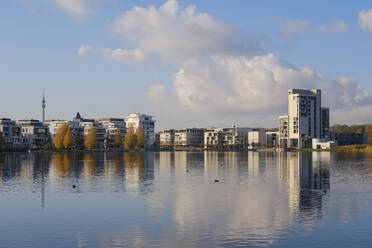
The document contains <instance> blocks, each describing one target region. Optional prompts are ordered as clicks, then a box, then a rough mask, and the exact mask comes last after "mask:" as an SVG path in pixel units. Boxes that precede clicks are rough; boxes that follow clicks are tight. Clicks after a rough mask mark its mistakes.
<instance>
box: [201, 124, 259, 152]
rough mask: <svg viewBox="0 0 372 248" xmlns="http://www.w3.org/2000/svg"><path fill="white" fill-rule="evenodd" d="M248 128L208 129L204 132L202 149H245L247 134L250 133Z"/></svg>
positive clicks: (250, 129)
mask: <svg viewBox="0 0 372 248" xmlns="http://www.w3.org/2000/svg"><path fill="white" fill-rule="evenodd" d="M252 130H253V129H252V128H249V127H236V126H232V127H231V128H208V129H206V130H205V132H204V147H205V148H208V147H214V146H218V145H222V146H230V147H246V146H247V142H248V140H247V139H248V132H249V131H252Z"/></svg>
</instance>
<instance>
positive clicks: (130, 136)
mask: <svg viewBox="0 0 372 248" xmlns="http://www.w3.org/2000/svg"><path fill="white" fill-rule="evenodd" d="M136 143H137V138H136V134H135V133H134V128H133V126H130V127H129V128H128V131H127V134H126V135H125V140H124V148H125V149H128V150H129V149H133V148H134V147H135V145H136Z"/></svg>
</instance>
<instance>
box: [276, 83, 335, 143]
mask: <svg viewBox="0 0 372 248" xmlns="http://www.w3.org/2000/svg"><path fill="white" fill-rule="evenodd" d="M321 100H322V99H321V90H320V89H312V90H304V89H290V90H289V91H288V117H287V118H288V121H287V124H286V125H287V126H286V125H285V123H284V122H285V119H286V118H283V116H281V117H279V124H280V126H279V130H283V131H285V129H286V128H287V135H288V137H287V143H286V146H287V147H295V148H303V147H311V146H312V143H311V140H312V139H313V138H324V136H325V135H328V136H329V134H328V133H329V109H327V108H322V101H321ZM282 125H283V126H282ZM281 134H282V133H281ZM284 134H285V132H284V133H283V135H284ZM280 139H281V141H283V142H284V140H285V137H284V136H281V137H280Z"/></svg>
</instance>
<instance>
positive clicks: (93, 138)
mask: <svg viewBox="0 0 372 248" xmlns="http://www.w3.org/2000/svg"><path fill="white" fill-rule="evenodd" d="M84 145H85V147H86V148H88V149H89V150H91V149H94V148H97V145H98V141H97V131H96V128H95V127H94V126H92V128H91V129H89V131H88V135H87V137H86V139H85V142H84Z"/></svg>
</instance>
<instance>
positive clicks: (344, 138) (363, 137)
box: [330, 132, 368, 146]
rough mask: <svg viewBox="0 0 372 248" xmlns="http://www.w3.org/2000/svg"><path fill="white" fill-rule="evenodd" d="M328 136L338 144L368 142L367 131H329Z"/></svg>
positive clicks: (362, 143) (361, 143)
mask: <svg viewBox="0 0 372 248" xmlns="http://www.w3.org/2000/svg"><path fill="white" fill-rule="evenodd" d="M330 138H331V140H334V141H336V142H337V145H339V146H347V145H365V144H368V134H367V133H344V132H330Z"/></svg>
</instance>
